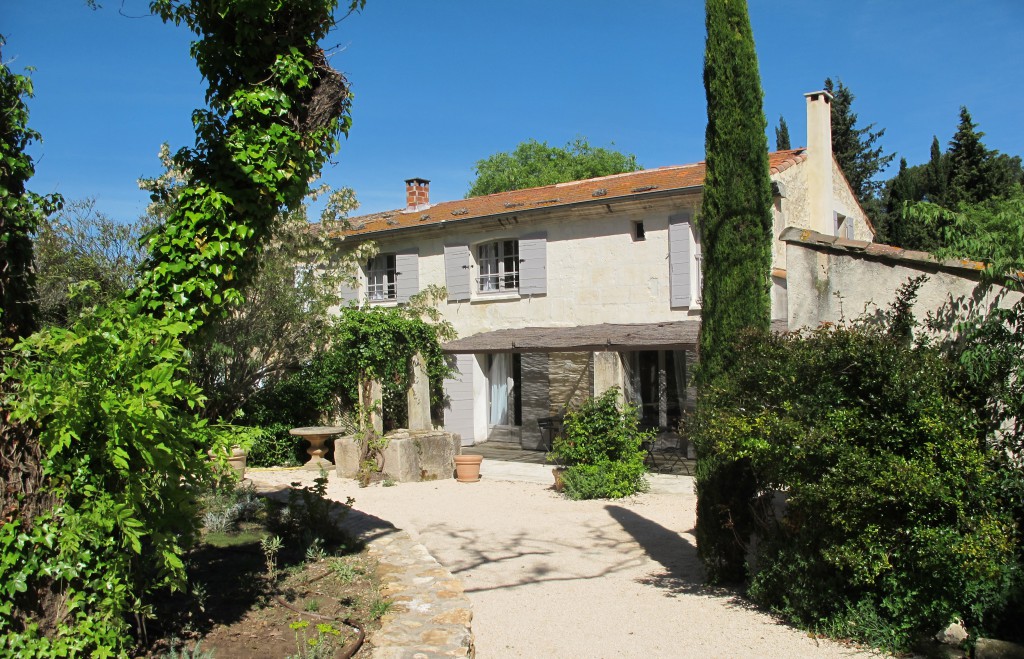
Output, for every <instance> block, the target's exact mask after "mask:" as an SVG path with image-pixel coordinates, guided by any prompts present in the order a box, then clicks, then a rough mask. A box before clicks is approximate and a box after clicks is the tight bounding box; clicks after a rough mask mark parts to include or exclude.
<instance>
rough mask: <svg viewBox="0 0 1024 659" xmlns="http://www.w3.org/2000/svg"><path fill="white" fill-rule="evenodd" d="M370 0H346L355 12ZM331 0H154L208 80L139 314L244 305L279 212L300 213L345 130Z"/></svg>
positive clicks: (180, 156)
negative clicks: (330, 43)
mask: <svg viewBox="0 0 1024 659" xmlns="http://www.w3.org/2000/svg"><path fill="white" fill-rule="evenodd" d="M364 1H365V0H353V1H352V2H351V4H350V5H349V9H350V11H353V10H356V9H359V8H361V7H362V5H363V3H364ZM336 6H337V2H336V0H295V1H289V2H282V1H281V0H233V1H231V2H209V1H203V0H187V1H183V0H155V1H154V2H152V4H151V7H152V9H153V11H154V12H155V13H156V14H158V15H159V16H161V17H162V18H163V19H164V20H165V21H171V22H174V23H175V24H178V25H181V24H184V25H185V26H187V27H188V28H189V29H191V30H192V31H193V32H194V33H195V34H196V35H197V36H198V37H200V38H199V40H197V41H196V42H194V43H193V45H192V56H193V57H194V58H195V60H196V63H197V64H198V66H199V70H200V72H201V73H202V74H203V77H204V78H205V79H206V80H207V81H208V82H209V89H208V91H207V94H206V100H207V102H208V104H209V107H208V108H207V109H202V110H197V111H196V112H195V113H194V114H193V122H194V123H195V126H196V144H195V146H194V147H193V148H191V149H182V150H180V151H178V152H177V154H175V156H174V161H175V164H176V165H177V167H178V168H179V169H180V170H181V171H183V172H185V173H186V177H187V178H186V181H185V185H184V186H183V188H182V189H181V191H180V194H179V196H178V198H177V200H176V204H175V206H174V208H173V209H172V211H171V213H170V215H169V216H168V218H167V220H166V223H165V225H164V227H163V228H162V230H160V231H158V232H156V233H154V234H153V235H152V236H151V237H150V239H149V244H148V247H149V251H150V258H149V261H148V263H147V264H146V266H145V267H144V268H143V272H144V274H143V277H142V281H141V282H140V284H139V286H138V287H137V288H136V290H135V293H134V298H135V300H136V302H137V305H138V308H139V310H140V311H142V310H148V311H149V312H150V313H155V314H162V313H167V312H168V311H171V310H173V311H174V312H176V313H180V314H183V315H184V316H186V317H187V318H190V319H193V320H194V321H196V322H197V323H201V322H202V319H203V318H204V317H205V316H207V315H208V314H210V313H213V312H214V311H215V310H217V309H218V308H221V309H222V308H223V306H224V305H225V304H226V303H232V302H239V301H240V300H241V297H242V295H241V292H240V290H241V284H242V283H243V282H244V281H245V279H246V278H247V277H248V276H249V275H250V274H251V273H252V271H253V268H254V264H255V262H256V257H258V255H259V252H260V250H261V246H262V245H263V244H264V243H265V241H266V240H267V239H268V237H269V236H270V234H271V232H272V230H273V227H274V222H275V219H276V218H278V217H280V216H281V212H282V211H283V210H287V209H294V208H296V207H297V206H298V205H299V204H300V203H301V201H302V198H303V197H304V196H305V194H306V192H307V191H308V188H309V181H310V180H311V179H313V178H315V175H316V174H317V173H318V172H319V170H320V168H321V167H322V166H323V164H324V163H325V162H326V160H327V158H328V157H329V156H330V154H331V153H333V152H334V151H335V150H336V149H337V146H338V138H339V137H340V135H342V134H347V133H348V129H349V126H350V125H351V118H350V116H349V114H348V110H349V106H350V101H351V96H350V94H349V92H348V86H347V84H346V81H345V79H344V77H343V76H342V75H341V74H340V73H338V72H337V71H335V70H334V69H332V68H331V67H330V65H329V64H328V63H327V59H326V56H325V54H324V52H323V50H322V49H321V48H320V46H319V45H318V41H319V40H320V39H322V38H323V37H325V36H326V35H327V32H328V30H330V28H331V27H332V26H333V25H334V11H335V9H336Z"/></svg>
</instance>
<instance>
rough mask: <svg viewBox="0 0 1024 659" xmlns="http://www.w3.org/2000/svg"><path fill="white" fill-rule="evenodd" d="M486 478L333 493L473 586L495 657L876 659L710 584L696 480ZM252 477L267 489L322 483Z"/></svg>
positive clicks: (278, 474) (479, 632) (286, 476)
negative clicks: (569, 490) (567, 489)
mask: <svg viewBox="0 0 1024 659" xmlns="http://www.w3.org/2000/svg"><path fill="white" fill-rule="evenodd" d="M484 474H485V479H484V480H482V481H480V482H478V483H458V482H456V481H454V480H450V481H436V482H429V483H402V484H400V485H397V486H395V487H382V486H380V485H374V486H371V487H368V488H365V489H360V488H359V487H358V486H357V485H356V484H355V483H354V482H353V481H351V480H347V479H339V478H338V477H337V476H336V475H334V474H332V475H331V479H330V482H329V485H328V493H329V496H330V497H331V498H332V499H335V500H341V501H344V500H345V497H347V496H352V497H354V498H355V500H356V503H355V507H356V508H357V509H358V510H361V511H364V512H367V513H369V514H371V515H375V516H377V517H380V518H382V519H385V520H388V521H390V522H392V523H393V524H395V525H396V526H397V527H399V528H401V529H404V530H406V531H408V532H409V533H410V534H411V535H412V536H413V537H414V538H416V539H418V541H419V542H421V543H423V544H424V545H425V546H426V547H427V548H428V549H429V550H430V552H431V553H432V554H433V556H434V557H435V558H436V559H437V560H438V561H439V562H440V563H441V564H442V565H444V566H446V567H447V568H448V569H449V570H451V572H452V573H453V574H454V575H455V576H456V577H458V578H460V579H462V581H463V582H464V584H465V587H466V593H467V595H468V596H469V599H470V601H471V602H472V604H473V612H474V616H473V632H474V634H475V635H476V649H477V655H478V656H479V657H481V659H492V658H503V657H558V658H559V659H569V658H574V657H581V658H582V657H586V658H588V659H591V658H596V657H848V656H855V655H857V654H861V656H864V655H863V653H858V652H856V651H855V650H851V649H850V648H847V647H844V646H842V645H840V644H837V643H834V642H831V641H827V640H816V639H813V638H810V637H808V636H807V634H806V633H804V632H801V631H799V630H795V629H792V628H790V627H787V626H785V625H782V624H780V623H778V622H777V621H776V620H774V619H773V618H772V617H770V616H767V615H765V614H763V613H760V612H758V611H755V610H753V609H752V608H751V607H750V606H749V605H748V604H747V603H746V602H745V601H744V600H743V599H741V598H738V597H736V596H735V595H734V594H733V593H730V592H728V591H716V590H711V589H708V588H706V587H704V586H703V585H702V573H701V568H700V563H699V560H698V558H697V552H696V549H695V539H694V537H693V534H692V530H693V526H694V519H695V504H696V497H695V496H694V494H693V488H692V485H691V484H690V482H687V481H679V480H676V481H675V483H674V484H672V485H671V486H670V487H668V488H663V487H659V488H657V489H658V490H661V491H655V492H651V493H648V494H644V495H641V496H637V497H633V498H630V499H627V500H620V501H582V502H574V501H569V500H567V499H565V498H563V497H562V496H560V495H558V494H556V493H555V492H554V491H553V490H552V489H550V487H548V486H547V485H543V484H540V483H537V482H506V481H499V480H496V478H498V477H500V476H492V477H490V478H487V472H486V471H485V472H484ZM249 475H250V476H251V477H252V478H253V479H254V480H256V481H257V482H260V483H264V484H267V485H275V484H276V485H285V484H287V483H289V482H291V481H295V480H303V481H308V482H311V481H312V479H313V478H314V476H315V474H312V473H311V472H303V471H294V470H287V471H285V470H278V471H272V470H254V471H252V472H250V474H249ZM661 478H663V479H665V478H667V477H661ZM676 478H677V479H680V478H687V477H676ZM681 484H683V485H685V487H680V485H681ZM666 490H668V491H666Z"/></svg>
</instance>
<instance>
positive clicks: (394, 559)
mask: <svg viewBox="0 0 1024 659" xmlns="http://www.w3.org/2000/svg"><path fill="white" fill-rule="evenodd" d="M251 482H254V483H255V484H256V487H257V489H258V491H260V493H261V494H268V495H271V496H273V495H274V494H277V495H278V496H282V495H283V492H282V491H281V490H280V489H279V488H280V487H281V486H277V485H271V484H269V483H265V482H264V483H260V482H258V481H257V480H255V479H252V481H251ZM275 490H277V492H275ZM343 526H344V528H345V529H346V530H347V531H349V532H350V533H352V535H353V536H355V538H356V539H358V540H360V541H361V542H363V543H365V544H366V550H367V553H368V554H369V555H370V556H371V557H373V558H375V559H376V560H377V562H378V565H379V569H378V575H379V577H380V580H381V584H382V591H383V594H384V595H386V596H387V599H388V601H390V602H393V603H394V607H393V608H392V610H391V611H390V612H389V613H387V614H385V615H384V617H383V618H381V628H380V629H379V630H378V631H376V632H374V634H373V635H372V636H370V637H368V641H369V642H370V644H371V645H372V646H373V650H372V653H371V654H370V656H371V657H373V658H374V659H434V658H437V657H474V656H475V655H476V649H475V647H474V637H473V629H472V624H471V623H472V620H473V608H472V604H470V601H469V598H468V597H466V594H465V591H464V588H463V585H462V581H461V580H460V579H458V578H456V577H454V576H453V575H452V573H451V572H449V571H448V569H447V568H446V567H444V566H443V565H441V564H440V563H438V562H437V559H435V558H434V557H433V556H431V555H430V552H429V551H427V548H426V547H424V546H423V545H422V544H420V543H418V542H415V541H414V540H413V539H412V536H410V535H409V533H408V532H407V531H403V530H401V529H397V528H395V526H394V525H393V524H391V523H390V522H387V521H384V520H382V519H379V518H377V517H374V516H373V515H369V514H367V513H364V512H361V511H359V510H356V509H352V510H350V511H349V512H348V514H347V516H346V517H345V520H344V522H343Z"/></svg>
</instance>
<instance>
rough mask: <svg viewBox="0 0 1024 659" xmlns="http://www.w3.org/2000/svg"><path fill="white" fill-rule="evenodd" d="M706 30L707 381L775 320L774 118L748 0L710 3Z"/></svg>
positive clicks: (703, 345)
mask: <svg viewBox="0 0 1024 659" xmlns="http://www.w3.org/2000/svg"><path fill="white" fill-rule="evenodd" d="M706 25H707V43H706V47H705V51H704V90H705V93H706V94H707V105H708V125H707V132H706V134H705V150H706V154H705V158H706V159H707V175H706V178H705V180H704V202H703V207H702V210H701V216H700V221H699V222H700V229H701V235H702V240H703V250H704V289H703V295H702V297H703V302H702V311H701V331H700V360H701V367H700V370H699V374H700V375H699V377H700V382H701V384H707V383H709V382H711V381H713V380H714V379H715V378H716V377H717V376H718V375H720V374H721V373H723V372H724V371H725V370H727V369H728V368H729V365H730V363H731V362H732V359H733V349H732V344H733V342H734V340H735V338H736V336H737V334H738V333H739V332H741V331H742V330H744V329H746V328H757V329H762V330H765V331H767V330H768V324H769V320H770V318H771V298H770V296H769V270H770V268H771V227H772V215H771V204H772V195H771V180H770V178H769V172H768V139H767V137H766V136H765V129H766V127H767V121H765V116H764V109H763V105H762V100H763V95H762V92H761V79H760V76H759V74H758V69H757V53H756V52H755V51H754V36H753V33H752V32H751V29H750V17H749V15H748V12H747V3H746V0H707V4H706Z"/></svg>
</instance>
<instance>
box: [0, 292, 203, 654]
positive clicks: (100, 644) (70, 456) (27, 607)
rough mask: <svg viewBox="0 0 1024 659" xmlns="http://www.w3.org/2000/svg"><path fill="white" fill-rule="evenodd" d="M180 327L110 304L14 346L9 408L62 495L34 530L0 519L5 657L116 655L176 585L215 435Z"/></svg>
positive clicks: (1, 625) (1, 640) (180, 581)
mask: <svg viewBox="0 0 1024 659" xmlns="http://www.w3.org/2000/svg"><path fill="white" fill-rule="evenodd" d="M187 330H188V326H187V325H186V324H185V323H181V322H174V321H172V320H170V319H166V318H165V319H154V318H152V317H150V316H145V315H138V316H137V315H134V314H132V313H130V312H129V310H128V308H127V306H126V304H125V303H124V302H122V301H115V302H113V303H111V304H110V305H109V306H107V307H102V308H100V309H98V310H92V311H88V312H86V313H84V314H83V315H82V316H80V317H79V319H78V320H77V321H76V322H75V323H74V325H73V326H72V327H70V328H68V329H63V328H48V329H46V330H43V331H41V332H39V333H36V334H33V335H32V336H30V337H28V338H26V339H25V340H24V341H22V342H21V343H20V344H19V345H18V346H17V347H16V348H15V351H14V358H13V359H12V360H11V362H9V368H8V370H7V371H5V372H4V373H3V377H4V378H5V379H8V381H9V382H11V383H12V384H13V396H11V397H10V398H8V399H7V400H4V401H3V405H4V407H5V408H6V409H5V410H4V412H5V413H6V412H7V411H8V410H9V411H10V414H11V418H12V419H13V420H14V421H16V422H19V423H24V424H31V425H34V426H36V427H37V428H39V438H40V446H41V447H42V449H43V451H44V455H45V461H44V463H43V465H44V474H45V476H46V484H47V487H48V489H49V491H50V492H51V493H52V495H53V497H54V499H55V500H56V501H57V502H58V503H57V505H56V506H55V507H54V509H53V510H52V511H51V512H50V513H47V514H45V515H42V516H39V517H37V518H36V519H35V520H33V526H32V528H31V529H30V530H28V529H25V528H23V527H21V525H20V524H19V523H18V522H14V523H10V524H4V525H3V526H2V527H0V549H2V554H3V557H4V560H3V561H2V562H0V595H2V596H0V600H3V601H4V604H2V605H0V629H2V630H3V635H0V646H4V647H6V648H7V649H8V650H9V651H11V652H12V653H14V654H19V655H25V656H34V655H35V654H45V653H50V654H55V655H61V656H63V654H61V653H64V654H67V655H74V654H75V653H79V654H87V653H97V654H102V653H103V652H112V653H117V652H120V651H124V649H125V644H126V639H127V638H128V637H129V633H128V632H129V626H128V616H129V614H132V613H134V614H135V615H138V616H144V615H146V613H147V612H148V610H149V602H150V601H151V600H152V598H153V597H155V596H156V594H157V593H158V592H159V591H164V592H166V590H165V589H166V588H168V587H169V588H172V589H174V588H180V587H182V586H183V585H184V579H185V569H184V565H183V562H182V557H183V556H184V553H185V551H186V550H187V549H188V547H189V545H190V543H191V540H192V538H193V537H194V534H195V532H196V527H197V521H196V514H195V498H196V486H198V485H200V484H201V483H205V482H208V481H209V476H210V474H209V471H208V463H207V461H206V460H205V449H206V448H207V447H208V446H209V445H210V443H211V442H212V441H213V440H212V438H211V431H210V428H209V427H208V426H207V425H206V424H205V422H204V421H202V420H201V419H199V418H198V416H197V415H196V410H197V409H198V408H199V406H200V405H201V404H202V400H203V398H202V396H201V394H200V392H199V390H198V389H197V388H196V387H195V385H193V384H191V383H189V381H188V370H187V365H188V361H187V353H186V350H185V348H184V347H183V346H182V344H181V342H180V340H179V339H180V337H181V335H182V334H183V333H185V332H186V331H187ZM49 589H54V590H55V591H59V592H62V593H63V594H64V596H63V598H62V600H61V603H60V609H59V610H56V611H46V612H43V611H36V610H35V607H36V606H38V602H39V597H38V594H39V592H41V591H46V590H49ZM29 620H32V621H42V623H43V624H47V623H48V621H54V620H56V621H57V622H56V623H53V624H54V627H52V628H43V627H41V626H40V625H38V624H36V622H28V621H29Z"/></svg>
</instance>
